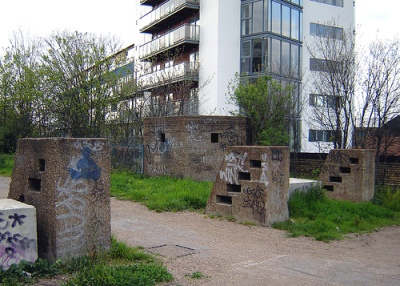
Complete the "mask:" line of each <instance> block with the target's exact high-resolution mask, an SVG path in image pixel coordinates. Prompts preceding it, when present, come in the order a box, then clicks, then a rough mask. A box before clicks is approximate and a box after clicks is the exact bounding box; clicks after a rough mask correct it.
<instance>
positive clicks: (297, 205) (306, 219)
mask: <svg viewBox="0 0 400 286" xmlns="http://www.w3.org/2000/svg"><path fill="white" fill-rule="evenodd" d="M288 207H289V214H290V220H288V221H285V222H278V223H275V224H274V225H273V226H274V227H275V228H278V229H285V230H287V231H288V235H289V236H299V235H304V236H312V237H315V238H316V239H317V240H322V241H330V240H334V239H342V238H343V237H344V235H346V234H349V233H363V232H370V231H373V230H375V229H376V228H380V227H385V226H390V225H400V213H399V212H396V211H393V210H391V209H388V208H386V207H383V206H377V205H374V204H373V203H372V202H361V203H352V202H349V201H339V200H333V199H329V198H327V197H326V196H325V193H324V190H323V189H321V188H313V189H311V190H310V191H309V192H306V193H300V192H298V191H297V192H295V193H293V194H292V195H291V197H290V199H289V202H288Z"/></svg>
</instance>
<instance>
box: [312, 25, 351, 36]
mask: <svg viewBox="0 0 400 286" xmlns="http://www.w3.org/2000/svg"><path fill="white" fill-rule="evenodd" d="M310 35H312V36H317V37H325V38H332V39H342V38H343V29H342V28H338V27H333V26H327V25H322V24H316V23H310Z"/></svg>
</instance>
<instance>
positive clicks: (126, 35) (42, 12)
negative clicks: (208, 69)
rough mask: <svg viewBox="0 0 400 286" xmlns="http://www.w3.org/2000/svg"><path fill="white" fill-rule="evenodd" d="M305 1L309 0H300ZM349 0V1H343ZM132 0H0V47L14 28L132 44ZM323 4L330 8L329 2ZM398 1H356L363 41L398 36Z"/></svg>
mask: <svg viewBox="0 0 400 286" xmlns="http://www.w3.org/2000/svg"><path fill="white" fill-rule="evenodd" d="M303 1H308V0H303ZM344 1H346V2H351V0H344ZM134 2H135V1H133V0H114V1H110V0H68V1H63V0H58V1H56V0H3V1H1V5H0V8H1V10H0V11H1V12H0V48H4V47H6V46H7V45H8V39H9V38H10V37H11V36H12V33H13V32H14V31H17V30H18V29H21V30H22V31H23V32H29V35H31V36H48V35H50V34H51V32H52V31H55V30H61V31H62V30H66V29H67V30H69V31H75V30H78V31H80V32H91V33H96V34H104V35H116V36H117V37H118V38H120V39H121V40H122V43H123V44H122V46H123V47H125V46H128V45H130V44H132V43H133V41H134V36H133V33H132V27H133V25H134V21H135V19H134V17H135V14H134V9H135V3H134ZM324 7H326V8H329V5H325V6H324ZM399 11H400V1H399V0H380V1H376V0H356V24H357V25H360V27H361V31H360V32H361V34H362V36H363V40H364V41H370V40H372V39H374V38H375V35H376V32H377V31H378V30H379V35H380V36H381V37H385V38H387V37H391V36H393V35H395V34H398V35H400V16H399Z"/></svg>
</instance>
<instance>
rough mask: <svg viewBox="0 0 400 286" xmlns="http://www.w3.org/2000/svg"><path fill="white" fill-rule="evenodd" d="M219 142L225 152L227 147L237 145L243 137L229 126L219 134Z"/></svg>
mask: <svg viewBox="0 0 400 286" xmlns="http://www.w3.org/2000/svg"><path fill="white" fill-rule="evenodd" d="M219 137H220V138H221V140H223V141H225V142H221V143H220V147H221V148H222V149H223V150H225V149H226V147H227V146H234V145H239V144H240V143H241V142H242V141H243V136H241V134H240V133H239V132H238V131H237V130H236V129H235V128H234V127H233V126H232V125H231V126H229V127H228V128H226V129H225V131H224V132H221V133H220V134H219Z"/></svg>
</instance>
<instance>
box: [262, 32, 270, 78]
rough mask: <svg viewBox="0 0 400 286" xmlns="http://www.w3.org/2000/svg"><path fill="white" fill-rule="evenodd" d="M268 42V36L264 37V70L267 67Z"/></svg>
mask: <svg viewBox="0 0 400 286" xmlns="http://www.w3.org/2000/svg"><path fill="white" fill-rule="evenodd" d="M268 42H269V38H265V39H264V61H263V63H264V70H263V71H266V69H267V67H268V46H269V45H268Z"/></svg>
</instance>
